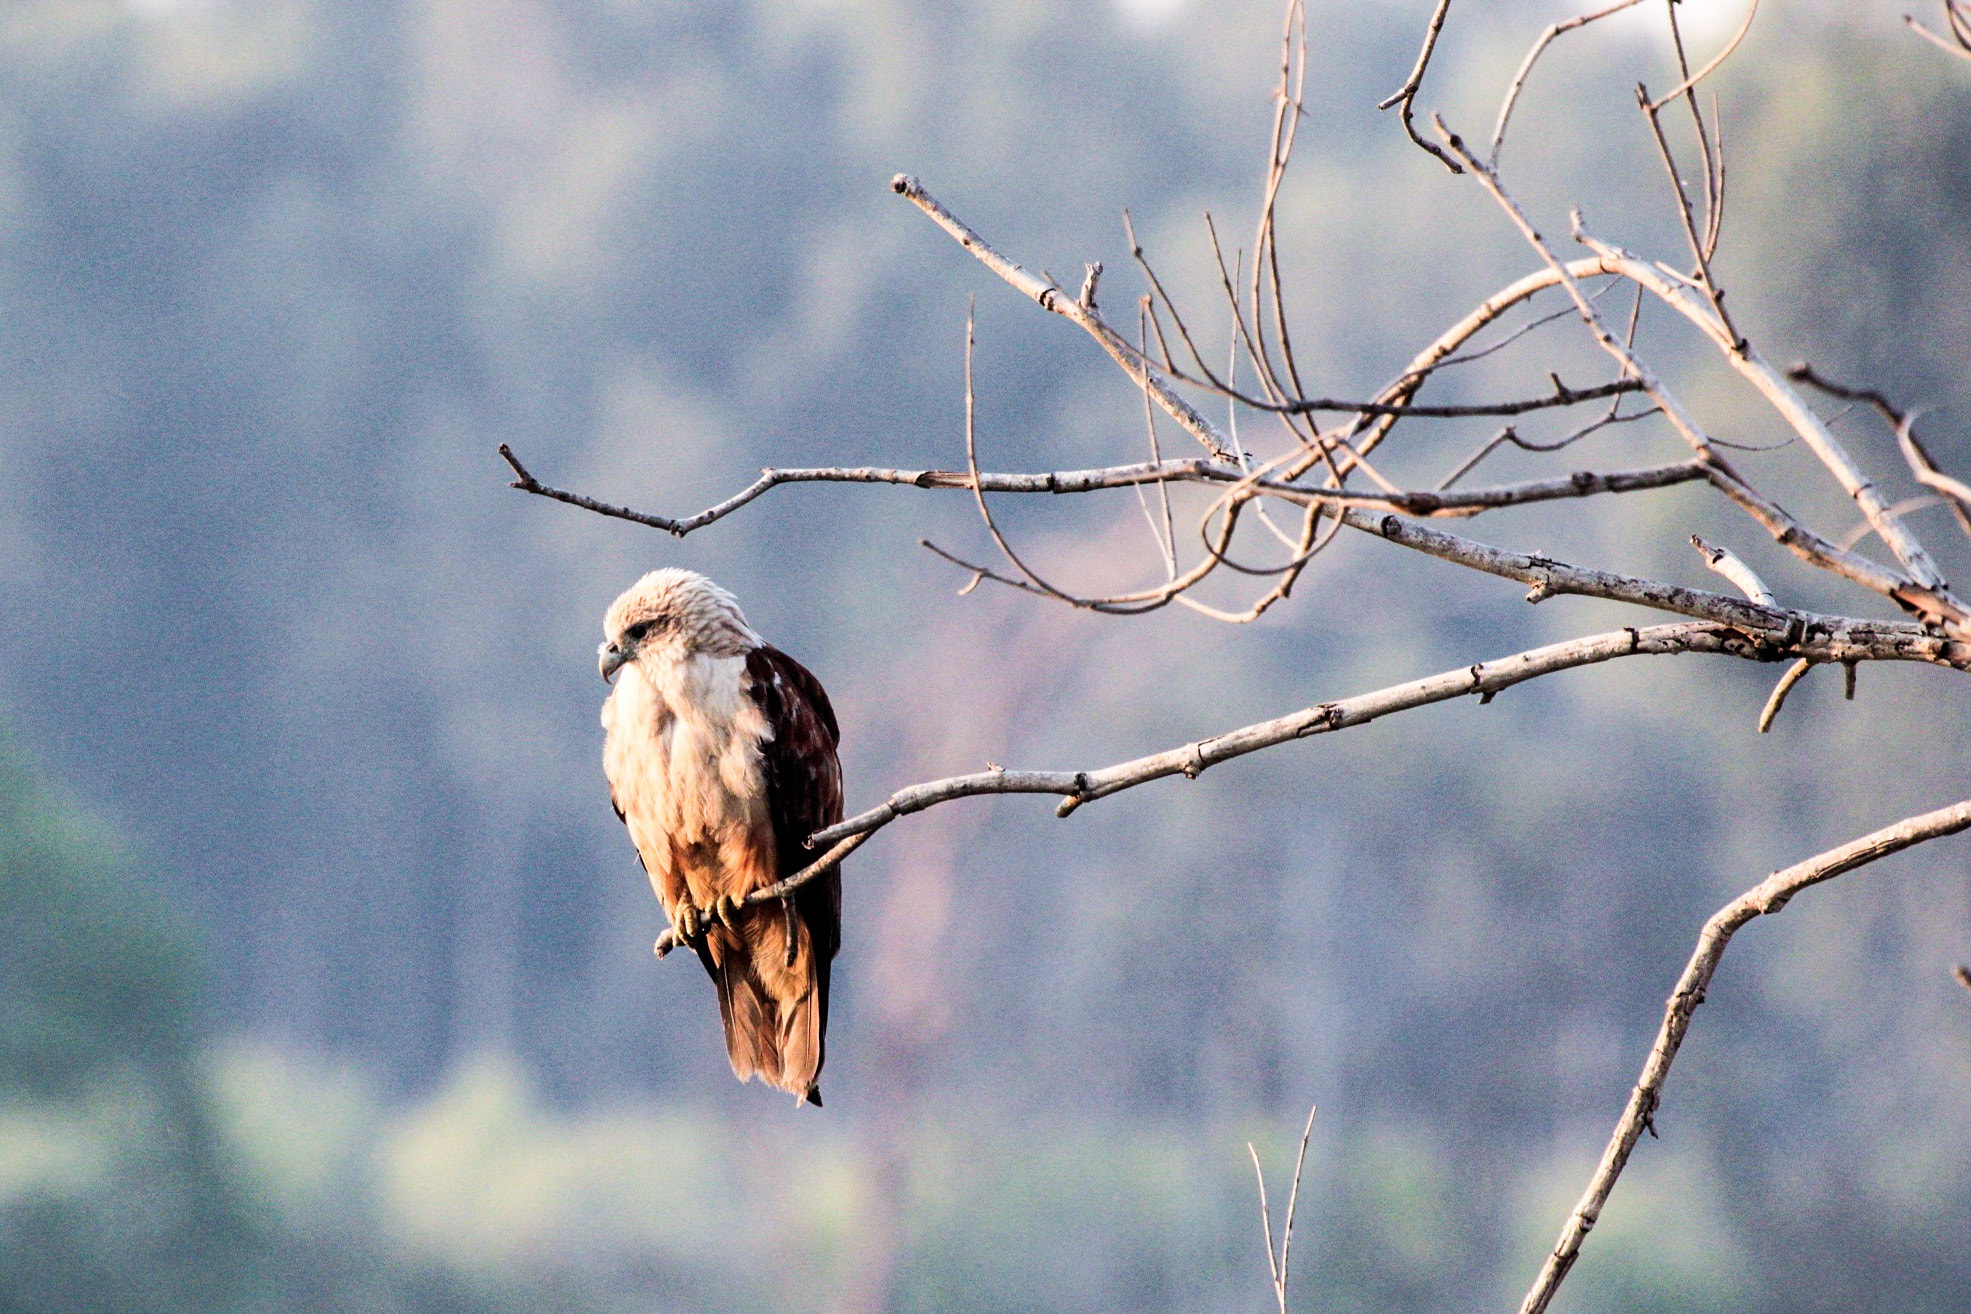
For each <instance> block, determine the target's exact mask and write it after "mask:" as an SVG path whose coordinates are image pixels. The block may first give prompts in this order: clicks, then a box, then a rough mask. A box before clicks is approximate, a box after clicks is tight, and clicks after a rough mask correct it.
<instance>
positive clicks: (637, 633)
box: [623, 621, 650, 643]
mask: <svg viewBox="0 0 1971 1314" xmlns="http://www.w3.org/2000/svg"><path fill="white" fill-rule="evenodd" d="M648 633H650V622H649V621H638V622H637V623H636V624H634V625H632V626H630V627H629V628H628V629H626V630H624V631H623V637H624V638H626V639H628V640H629V641H630V642H631V643H641V642H642V641H643V636H644V635H646V634H648Z"/></svg>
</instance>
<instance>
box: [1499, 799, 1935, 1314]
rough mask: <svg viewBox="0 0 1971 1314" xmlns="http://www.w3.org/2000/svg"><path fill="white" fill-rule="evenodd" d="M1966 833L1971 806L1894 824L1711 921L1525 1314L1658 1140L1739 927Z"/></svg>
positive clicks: (1797, 867)
mask: <svg viewBox="0 0 1971 1314" xmlns="http://www.w3.org/2000/svg"><path fill="white" fill-rule="evenodd" d="M1966 828H1971V800H1966V801H1964V802H1962V803H1953V804H1952V805H1951V806H1949V807H1945V808H1938V809H1937V810H1936V811H1934V812H1925V813H1922V814H1920V815H1918V816H1914V817H1908V818H1905V819H1904V820H1902V821H1898V822H1897V823H1895V824H1894V825H1893V826H1885V827H1883V828H1882V829H1881V830H1878V831H1874V832H1871V833H1870V834H1867V835H1864V836H1862V837H1861V838H1860V839H1855V840H1850V841H1848V842H1847V843H1846V844H1843V845H1841V846H1839V847H1838V848H1833V849H1829V850H1828V851H1827V852H1825V853H1821V854H1817V855H1815V856H1814V857H1811V858H1808V859H1807V860H1806V861H1804V862H1799V863H1795V864H1794V865H1793V866H1791V867H1788V868H1786V869H1784V870H1783V871H1777V872H1774V873H1773V874H1772V875H1771V876H1769V877H1767V878H1766V879H1765V880H1763V881H1761V882H1760V883H1759V884H1757V885H1755V886H1753V887H1752V888H1751V889H1749V890H1747V891H1746V892H1745V893H1743V894H1741V895H1739V896H1738V897H1737V898H1736V899H1733V900H1732V901H1731V902H1730V903H1728V904H1726V905H1725V906H1724V907H1722V908H1720V909H1718V911H1717V912H1715V913H1713V914H1712V915H1711V919H1710V920H1709V921H1707V922H1706V923H1704V930H1703V933H1702V934H1700V935H1699V936H1698V938H1697V949H1696V951H1695V952H1693V953H1692V954H1691V957H1690V962H1689V963H1688V964H1687V965H1686V966H1685V967H1684V971H1683V975H1682V976H1681V977H1680V978H1678V981H1677V988H1676V990H1675V991H1673V992H1672V993H1671V995H1670V999H1669V1003H1668V1004H1667V1005H1666V1006H1665V1007H1664V1011H1663V1025H1662V1027H1661V1028H1660V1029H1659V1030H1658V1031H1657V1033H1656V1043H1655V1044H1654V1045H1653V1046H1651V1047H1650V1051H1649V1058H1648V1060H1647V1061H1646V1062H1644V1064H1643V1070H1642V1077H1641V1078H1640V1079H1639V1080H1638V1081H1637V1083H1636V1087H1635V1090H1634V1091H1633V1092H1631V1094H1630V1096H1629V1104H1628V1107H1627V1108H1626V1109H1624V1110H1623V1112H1622V1117H1621V1120H1620V1121H1619V1122H1617V1123H1616V1124H1615V1132H1614V1135H1612V1136H1611V1137H1610V1138H1609V1141H1608V1148H1607V1149H1605V1150H1603V1151H1602V1156H1601V1162H1600V1164H1599V1165H1597V1166H1596V1168H1595V1171H1594V1175H1593V1176H1592V1177H1591V1178H1590V1179H1589V1181H1588V1189H1587V1191H1586V1192H1585V1193H1584V1194H1583V1195H1582V1196H1581V1201H1580V1203H1579V1204H1577V1205H1575V1207H1574V1212H1573V1213H1572V1214H1570V1215H1569V1216H1568V1219H1567V1223H1566V1225H1565V1226H1564V1227H1563V1228H1562V1229H1561V1234H1560V1240H1559V1241H1558V1242H1557V1243H1556V1244H1555V1246H1554V1248H1553V1251H1552V1253H1550V1254H1549V1255H1548V1256H1547V1261H1546V1264H1545V1265H1544V1266H1543V1267H1542V1268H1541V1270H1540V1276H1539V1277H1538V1278H1537V1279H1536V1280H1535V1281H1534V1283H1533V1288H1532V1290H1530V1291H1528V1292H1527V1293H1526V1299H1525V1301H1524V1302H1523V1303H1522V1304H1521V1305H1520V1314H1542V1311H1544V1310H1545V1309H1546V1308H1547V1305H1548V1304H1549V1302H1551V1301H1552V1300H1553V1297H1554V1293H1555V1292H1556V1291H1557V1290H1559V1288H1560V1284H1561V1282H1562V1280H1563V1279H1565V1278H1566V1276H1567V1272H1568V1270H1569V1269H1570V1268H1572V1267H1573V1266H1574V1261H1575V1259H1577V1258H1578V1257H1579V1256H1580V1253H1581V1244H1582V1242H1583V1241H1585V1240H1586V1239H1587V1236H1588V1232H1589V1230H1590V1229H1591V1228H1593V1227H1594V1225H1595V1223H1596V1222H1597V1221H1598V1220H1599V1219H1600V1218H1601V1211H1602V1207H1603V1206H1604V1205H1606V1204H1607V1203H1608V1196H1609V1193H1610V1192H1611V1191H1613V1190H1614V1189H1615V1182H1616V1179H1617V1178H1619V1177H1620V1176H1621V1175H1622V1169H1623V1168H1624V1167H1625V1166H1626V1165H1627V1164H1628V1162H1629V1155H1630V1153H1631V1152H1632V1151H1633V1150H1634V1149H1635V1148H1636V1141H1637V1140H1638V1139H1639V1138H1640V1137H1641V1136H1642V1134H1643V1132H1644V1131H1645V1130H1648V1131H1649V1132H1651V1133H1652V1134H1654V1132H1655V1130H1656V1126H1655V1115H1656V1110H1657V1108H1658V1106H1659V1105H1660V1103H1661V1101H1662V1096H1663V1082H1664V1080H1665V1079H1666V1078H1667V1077H1668V1076H1669V1075H1670V1065H1671V1063H1673V1062H1674V1061H1675V1060H1676V1057H1677V1048H1678V1046H1680V1045H1681V1044H1683V1039H1684V1033H1685V1032H1687V1031H1688V1030H1689V1029H1690V1019H1691V1015H1692V1014H1693V1013H1695V1012H1696V1011H1697V1006H1698V1005H1699V1004H1701V1003H1703V1002H1704V992H1705V990H1706V989H1707V988H1708V987H1709V986H1710V984H1711V977H1712V974H1713V973H1714V972H1716V971H1717V970H1718V962H1719V960H1720V959H1722V958H1723V957H1724V954H1725V948H1726V946H1727V945H1729V944H1730V943H1731V938H1732V936H1733V935H1734V934H1735V933H1736V932H1737V931H1738V930H1739V928H1741V927H1742V926H1744V925H1745V924H1746V923H1747V922H1749V921H1751V920H1752V919H1753V918H1755V917H1762V916H1769V915H1771V914H1773V913H1776V912H1778V911H1780V910H1781V909H1782V908H1784V907H1785V906H1786V905H1787V902H1788V901H1789V900H1791V899H1792V898H1793V896H1794V895H1796V894H1798V893H1800V891H1802V890H1804V889H1806V888H1808V887H1809V886H1812V885H1818V884H1819V883H1820V882H1822V881H1826V880H1831V879H1833V878H1834V877H1836V876H1839V875H1841V874H1842V873H1844V872H1850V871H1854V870H1855V869H1856V868H1859V867H1865V866H1867V865H1868V864H1869V863H1872V862H1875V861H1877V860H1879V859H1881V858H1886V857H1888V856H1889V855H1890V854H1892V853H1898V852H1901V851H1902V850H1903V849H1907V848H1910V847H1912V846H1913V845H1917V844H1922V843H1924V842H1926V841H1928V840H1933V839H1938V838H1941V837H1942V836H1945V835H1954V834H1956V833H1958V832H1959V831H1962V830H1964V829H1966Z"/></svg>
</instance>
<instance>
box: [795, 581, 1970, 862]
mask: <svg viewBox="0 0 1971 1314" xmlns="http://www.w3.org/2000/svg"><path fill="white" fill-rule="evenodd" d="M1727 601H1731V600H1730V599H1727ZM1737 605H1739V606H1746V605H1748V604H1742V603H1741V604H1737ZM1792 614H1793V615H1795V616H1798V617H1800V618H1801V619H1800V620H1799V622H1798V623H1797V624H1796V625H1788V626H1787V627H1786V628H1787V629H1788V630H1790V631H1792V634H1793V636H1794V637H1788V635H1787V634H1779V635H1770V636H1769V635H1768V634H1759V635H1756V636H1750V635H1748V634H1747V633H1746V632H1745V631H1743V630H1741V629H1739V628H1737V627H1735V626H1732V625H1721V624H1708V623H1690V622H1684V623H1679V624H1671V625H1656V626H1650V627H1647V628H1641V629H1637V628H1629V629H1621V630H1614V631H1611V632H1609V633H1606V634H1596V635H1590V636H1588V637H1586V638H1580V639H1570V640H1567V641H1566V642H1563V643H1555V644H1549V645H1547V646H1545V647H1541V648H1534V649H1531V650H1529V651H1527V652H1522V653H1518V654H1515V655H1513V656H1510V657H1504V658H1500V659H1497V660H1495V661H1490V662H1480V663H1477V664H1474V665H1471V666H1461V667H1458V668H1457V669H1455V670H1451V671H1446V672H1443V673H1442V674H1439V675H1433V676H1428V677H1426V678H1424V679H1421V680H1411V681H1408V682H1406V683H1403V684H1397V685H1391V686H1390V687H1388V688H1386V689H1380V690H1377V691H1376V692H1374V693H1367V694H1361V695H1358V696H1356V697H1354V698H1344V699H1340V700H1338V701H1335V702H1328V703H1320V704H1317V705H1315V706H1312V707H1306V708H1302V709H1301V710H1299V711H1297V712H1291V713H1289V714H1287V715H1285V716H1280V717H1275V718H1273V719H1272V720H1268V721H1260V722H1257V723H1255V724H1253V725H1248V726H1243V727H1240V728H1239V729H1236V730H1231V731H1228V732H1226V733H1224V734H1220V735H1215V736H1213V737H1211V738H1209V739H1202V740H1198V741H1195V742H1193V743H1189V744H1185V745H1183V746H1181V747H1179V748H1173V749H1169V750H1167V751H1165V752H1161V753H1154V754H1151V755H1150V756H1148V757H1140V758H1135V759H1133V760H1131V761H1127V762H1120V763H1117V764H1115V765H1113V766H1108V767H1102V768H1100V769H1097V770H1083V771H1014V770H993V771H984V772H977V773H974V774H971V775H963V776H951V777H948V778H946V779H943V780H933V781H928V782H926V783H924V784H920V785H912V786H909V787H908V788H905V789H900V790H898V791H897V792H896V793H894V794H892V795H891V796H890V797H889V798H888V799H887V800H885V801H884V802H883V803H881V804H879V805H877V806H876V807H873V808H870V809H868V810H867V811H864V812H860V813H857V814H856V815H855V816H853V817H850V818H848V819H847V820H845V821H842V822H840V823H838V824H836V825H834V826H830V827H828V828H827V829H826V830H823V831H820V832H818V833H816V834H815V835H814V836H813V837H812V838H811V839H810V840H809V843H810V844H836V843H839V842H840V841H842V840H844V839H847V838H849V837H851V836H854V835H859V834H868V833H872V832H875V831H878V830H881V829H882V828H883V827H885V826H887V825H889V824H890V823H891V822H893V821H895V820H897V819H898V818H899V817H906V816H909V815H911V814H912V813H917V812H922V811H924V810H925V809H926V808H931V807H936V806H938V805H939V804H941V803H948V802H951V801H952V800H954V799H960V798H973V797H977V796H980V795H984V794H1054V795H1059V796H1060V798H1061V800H1062V802H1061V804H1060V806H1059V807H1057V808H1056V812H1057V814H1058V815H1061V816H1066V815H1068V814H1069V813H1071V812H1073V811H1074V810H1075V809H1076V808H1078V807H1080V806H1081V805H1082V804H1084V803H1088V802H1092V801H1094V800H1096V799H1101V798H1107V797H1108V796H1110V795H1111V794H1118V793H1121V792H1122V791H1124V790H1127V789H1133V788H1135V787H1136V786H1138V785H1142V784H1146V783H1148V782H1149V781H1152V780H1161V779H1164V778H1166V777H1169V776H1180V775H1181V776H1186V777H1189V778H1193V779H1195V778H1196V777H1197V776H1198V775H1200V774H1202V773H1203V772H1204V771H1205V770H1207V769H1208V768H1210V767H1213V766H1216V765H1217V764H1219V763H1220V762H1226V761H1230V760H1231V759H1233V758H1235V757H1243V756H1245V755H1246V754H1248V753H1255V752H1258V751H1260V750H1262V749H1266V748H1272V747H1275V746H1276V745H1279V744H1284V743H1289V742H1291V741H1293V740H1296V739H1305V738H1308V737H1309V736H1312V735H1318V734H1327V733H1330V732H1333V731H1337V730H1347V729H1351V728H1353V727H1355V726H1360V725H1367V724H1369V723H1370V722H1372V721H1376V720H1380V719H1381V718H1383V717H1386V716H1391V715H1394V714H1395V713H1398V712H1403V711H1408V710H1410V709H1412V708H1417V707H1423V706H1427V705H1429V704H1431V703H1440V702H1445V701H1447V700H1449V699H1453V698H1462V697H1466V696H1472V695H1475V696H1478V697H1481V698H1483V697H1485V696H1487V695H1490V694H1496V693H1498V692H1500V691H1501V690H1504V689H1509V688H1511V687H1512V686H1513V685H1516V684H1520V683H1523V682H1524V681H1527V680H1532V679H1537V678H1539V677H1540V676H1543V675H1552V674H1554V673H1556V672H1558V671H1565V670H1572V669H1574V668H1576V667H1580V666H1593V665H1597V664H1599V663H1601V662H1606V661H1613V660H1615V659H1617V658H1621V657H1635V656H1662V655H1670V654H1676V653H1687V652H1695V653H1712V654H1719V655H1724V656H1731V657H1739V658H1744V659H1748V660H1753V661H1774V660H1784V659H1786V658H1788V657H1796V658H1797V657H1811V658H1813V659H1814V660H1816V661H1838V662H1847V661H1919V662H1928V663H1932V664H1936V665H1943V666H1949V667H1952V668H1954V669H1958V670H1971V644H1967V643H1962V642H1957V641H1954V640H1950V639H1943V638H1938V637H1936V636H1933V635H1925V634H1922V633H1921V632H1920V631H1918V632H1915V633H1910V632H1907V629H1905V631H1904V632H1899V633H1884V632H1882V631H1880V630H1877V629H1875V628H1872V627H1869V626H1867V625H1866V624H1865V623H1863V624H1861V625H1855V626H1850V627H1848V628H1843V629H1840V630H1838V631H1830V630H1829V629H1827V628H1825V626H1824V624H1822V623H1815V622H1809V621H1807V620H1806V619H1805V614H1804V613H1792ZM776 897H778V896H777V895H776Z"/></svg>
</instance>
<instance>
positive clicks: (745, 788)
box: [602, 654, 773, 877]
mask: <svg viewBox="0 0 1971 1314" xmlns="http://www.w3.org/2000/svg"><path fill="white" fill-rule="evenodd" d="M602 725H603V729H604V730H605V731H606V732H607V733H606V735H605V736H604V740H603V750H602V754H603V767H604V770H605V771H606V773H607V774H608V777H609V786H610V791H611V793H612V794H614V795H615V798H616V806H617V807H618V808H619V809H621V810H622V812H623V819H624V821H625V822H626V823H628V825H629V828H630V835H631V838H632V839H634V840H635V841H636V846H637V849H638V850H639V851H640V852H641V853H642V854H643V858H644V865H645V866H646V867H648V868H650V870H651V874H652V876H653V877H655V876H657V875H659V868H660V867H662V868H668V867H669V866H670V854H671V851H672V850H673V849H674V848H675V849H705V848H708V847H709V849H710V850H712V851H719V850H724V851H726V852H730V851H731V847H732V846H733V845H735V844H736V843H740V842H745V843H747V844H749V845H752V844H757V842H758V840H759V839H760V838H761V837H764V838H765V841H766V844H767V845H768V848H769V851H770V849H771V844H772V821H771V817H770V815H769V810H768V809H769V801H768V799H767V781H766V768H765V763H764V760H763V757H762V754H761V745H762V744H763V743H765V742H766V741H767V740H769V739H771V738H772V736H773V730H772V727H771V726H770V725H769V724H768V723H767V719H766V716H765V714H764V713H763V712H762V711H761V710H760V707H759V705H758V704H757V703H756V702H755V701H754V699H753V698H752V697H751V696H750V694H749V693H748V692H747V689H746V659H745V658H744V657H712V656H708V655H705V654H699V655H696V656H692V657H689V658H686V659H684V660H682V661H677V662H669V663H665V664H664V665H662V666H660V667H658V668H657V669H656V670H655V671H651V670H646V669H644V667H643V666H642V665H641V664H632V665H629V666H626V667H625V668H624V669H623V673H622V675H621V677H620V678H619V679H618V681H617V684H616V690H615V692H614V693H612V694H610V696H609V698H608V699H607V700H606V701H605V702H604V703H603V705H602ZM761 856H765V855H761ZM767 865H768V866H769V867H770V866H771V858H770V857H769V858H768V859H767ZM732 875H737V873H732Z"/></svg>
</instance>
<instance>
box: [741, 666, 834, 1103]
mask: <svg viewBox="0 0 1971 1314" xmlns="http://www.w3.org/2000/svg"><path fill="white" fill-rule="evenodd" d="M746 674H747V677H748V680H747V684H748V688H749V692H750V693H751V695H752V697H753V699H754V700H755V701H756V702H757V703H758V704H759V707H760V710H761V711H762V712H763V713H764V714H765V716H766V721H767V724H768V725H769V726H770V727H771V728H772V730H773V738H772V739H771V740H769V741H768V742H766V743H763V744H762V745H761V746H760V752H761V756H762V758H763V759H764V764H765V767H766V787H767V799H768V809H769V812H770V814H771V816H772V820H773V839H774V852H775V860H776V866H777V873H776V875H777V877H778V878H779V879H785V878H786V877H788V876H791V875H793V874H794V873H795V872H797V871H799V870H800V869H801V868H803V867H805V866H807V865H808V864H809V863H810V862H812V861H814V859H815V858H816V857H818V856H819V855H818V854H817V853H816V852H814V851H813V850H811V849H809V848H808V847H807V838H808V836H810V835H812V834H813V833H814V832H816V831H817V830H821V829H823V828H824V827H827V826H832V825H834V824H835V823H836V822H838V821H840V820H841V819H842V765H841V760H840V758H839V757H838V756H837V753H836V748H837V745H838V744H839V743H840V742H841V730H840V727H839V726H837V724H836V722H835V709H834V708H833V707H832V706H830V705H829V702H828V694H827V692H826V691H825V690H824V689H823V688H822V687H821V682H820V681H819V680H817V679H815V678H814V676H813V675H812V674H811V673H810V672H809V671H808V669H807V668H806V667H805V666H802V665H801V664H800V663H799V662H797V661H795V660H794V659H793V658H792V657H789V656H788V655H787V654H786V653H784V652H781V651H779V650H778V649H776V648H771V647H766V646H764V645H763V646H761V647H758V648H755V649H754V650H753V651H752V652H750V653H748V654H747V656H746ZM794 915H795V916H796V917H797V918H799V919H800V921H801V923H802V925H803V926H804V927H805V928H806V931H807V937H808V941H809V945H810V961H811V962H812V965H813V966H812V970H813V973H814V984H813V1000H812V1007H813V1010H814V1013H813V1016H812V1018H810V1019H804V1025H802V1026H800V1027H799V1028H798V1030H799V1031H801V1032H807V1031H809V1030H811V1031H812V1035H811V1036H808V1035H800V1036H790V1037H788V1039H790V1040H795V1041H796V1042H797V1043H796V1048H801V1049H806V1048H808V1047H811V1049H812V1053H811V1055H808V1056H806V1057H811V1059H812V1063H813V1068H812V1071H813V1072H815V1073H819V1072H820V1070H821V1055H822V1041H823V1038H824V1037H825V1035H826V1033H827V1030H828V976H829V960H830V959H832V958H834V956H835V952H836V950H837V949H838V948H840V947H841V942H842V879H841V875H840V873H839V871H831V872H828V873H826V874H824V875H822V876H818V877H816V878H815V879H814V880H811V881H809V882H808V883H807V884H805V885H803V886H802V887H801V888H800V889H799V890H797V891H796V892H795V894H794ZM785 1057H786V1058H787V1059H788V1060H789V1062H790V1063H791V1062H792V1061H793V1059H794V1055H792V1054H788V1055H786V1056H785ZM799 1066H806V1065H805V1063H802V1064H800V1065H799Z"/></svg>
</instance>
